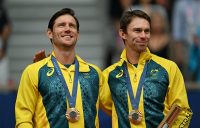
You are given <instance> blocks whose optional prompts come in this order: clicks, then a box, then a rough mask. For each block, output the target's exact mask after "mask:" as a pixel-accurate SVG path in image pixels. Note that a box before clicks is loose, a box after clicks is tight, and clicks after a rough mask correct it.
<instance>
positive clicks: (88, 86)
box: [79, 67, 99, 128]
mask: <svg viewBox="0 0 200 128" xmlns="http://www.w3.org/2000/svg"><path fill="white" fill-rule="evenodd" d="M98 78H99V77H98V72H97V71H96V70H95V69H94V68H92V67H90V72H89V73H79V81H80V86H81V94H82V104H83V113H84V124H85V126H84V127H85V128H95V119H96V116H97V110H96V102H97V99H98V94H99V86H98V85H99V79H98Z"/></svg>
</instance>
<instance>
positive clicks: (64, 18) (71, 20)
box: [54, 14, 76, 24]
mask: <svg viewBox="0 0 200 128" xmlns="http://www.w3.org/2000/svg"><path fill="white" fill-rule="evenodd" d="M54 22H55V24H57V23H62V22H69V23H74V24H76V20H75V19H74V17H73V16H71V15H68V14H65V15H61V16H59V17H58V18H57V19H56V20H55V21H54Z"/></svg>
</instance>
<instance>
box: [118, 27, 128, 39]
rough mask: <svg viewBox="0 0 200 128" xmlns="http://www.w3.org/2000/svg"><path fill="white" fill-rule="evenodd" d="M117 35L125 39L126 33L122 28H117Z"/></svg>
mask: <svg viewBox="0 0 200 128" xmlns="http://www.w3.org/2000/svg"><path fill="white" fill-rule="evenodd" d="M119 36H120V37H121V38H122V39H123V40H125V39H126V33H125V32H124V31H123V30H122V29H119Z"/></svg>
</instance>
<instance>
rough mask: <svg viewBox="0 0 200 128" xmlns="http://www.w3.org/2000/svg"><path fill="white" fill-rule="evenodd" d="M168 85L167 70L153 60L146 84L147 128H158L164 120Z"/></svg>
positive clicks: (150, 63) (145, 108)
mask: <svg viewBox="0 0 200 128" xmlns="http://www.w3.org/2000/svg"><path fill="white" fill-rule="evenodd" d="M168 85H169V80H168V73H167V71H166V70H165V68H163V67H162V66H161V65H159V64H157V63H156V62H154V61H152V60H151V61H150V62H149V63H148V67H147V74H146V80H145V84H144V112H145V122H146V126H147V128H156V127H157V126H158V125H159V123H160V122H161V121H162V119H163V118H164V114H163V111H164V101H165V96H166V93H167V86H168ZM155 119H156V120H155Z"/></svg>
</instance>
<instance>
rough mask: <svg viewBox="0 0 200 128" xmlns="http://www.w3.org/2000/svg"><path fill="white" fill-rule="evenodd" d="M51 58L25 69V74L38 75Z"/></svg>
mask: <svg viewBox="0 0 200 128" xmlns="http://www.w3.org/2000/svg"><path fill="white" fill-rule="evenodd" d="M48 59H49V58H45V59H43V60H41V61H38V62H36V63H32V64H29V65H28V66H27V67H26V68H25V69H24V72H28V73H34V74H35V73H38V71H39V70H40V69H41V68H42V67H43V66H44V65H45V64H47V62H48Z"/></svg>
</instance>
